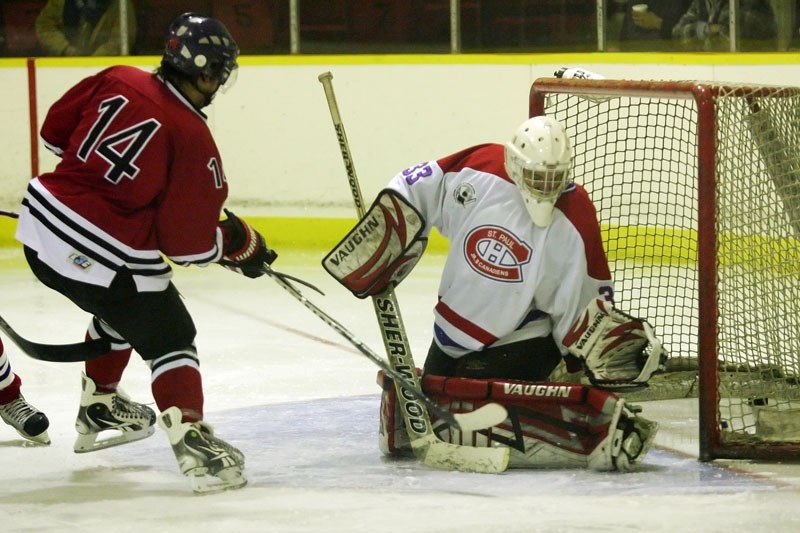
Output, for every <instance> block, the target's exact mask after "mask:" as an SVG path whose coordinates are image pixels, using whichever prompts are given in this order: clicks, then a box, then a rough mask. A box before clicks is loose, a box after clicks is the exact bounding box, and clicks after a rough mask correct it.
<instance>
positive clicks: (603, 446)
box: [378, 372, 658, 471]
mask: <svg viewBox="0 0 800 533" xmlns="http://www.w3.org/2000/svg"><path fill="white" fill-rule="evenodd" d="M378 384H379V385H380V386H381V388H382V389H383V393H382V396H381V410H380V434H379V447H380V449H381V451H382V452H383V453H384V454H386V455H392V456H405V455H410V454H411V447H410V446H409V444H408V435H407V433H406V430H405V427H404V426H403V417H402V415H401V413H400V409H399V404H398V402H397V395H396V391H395V387H394V384H393V382H392V380H391V379H390V378H389V377H387V376H386V375H385V374H384V373H383V372H379V373H378ZM422 388H423V391H424V392H425V393H426V394H428V395H429V396H430V397H431V398H433V399H435V400H437V401H438V402H439V403H440V404H441V405H442V406H443V407H445V408H447V409H448V410H450V411H452V412H462V413H463V412H470V411H472V410H474V409H477V408H479V407H481V406H482V405H485V404H486V403H489V402H496V403H499V404H501V405H503V406H504V407H506V409H507V411H508V418H507V419H506V420H505V421H504V422H502V423H501V424H498V425H497V426H494V427H492V428H488V429H484V430H479V431H472V432H460V431H457V430H454V429H452V428H450V427H448V426H447V425H446V424H441V423H437V421H436V419H435V418H433V417H432V422H433V425H434V431H435V432H436V434H437V435H438V436H439V438H441V439H442V440H444V441H446V442H451V443H453V444H459V445H467V446H475V447H496V446H504V447H508V448H510V452H511V453H510V459H509V468H589V469H592V470H597V471H612V470H618V471H627V470H631V469H632V467H633V466H634V465H636V464H638V463H641V461H642V459H643V458H644V457H645V455H646V454H647V451H648V449H649V448H650V445H651V444H652V442H653V439H654V438H655V435H656V431H657V429H658V424H656V423H655V422H652V421H650V420H647V419H645V418H643V417H642V416H639V415H638V414H637V411H638V409H636V408H634V407H632V406H628V405H627V404H626V403H625V400H624V399H622V398H619V397H618V396H616V395H615V394H613V393H611V392H608V391H603V390H600V389H597V388H594V387H588V386H584V385H580V384H573V383H556V382H541V383H533V382H527V381H516V380H484V379H469V378H458V377H444V376H434V375H426V376H424V377H423V379H422Z"/></svg>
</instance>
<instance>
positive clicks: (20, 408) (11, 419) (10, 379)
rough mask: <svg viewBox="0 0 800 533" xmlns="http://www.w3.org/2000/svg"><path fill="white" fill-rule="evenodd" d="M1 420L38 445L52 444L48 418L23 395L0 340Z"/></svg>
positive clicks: (19, 382) (18, 380)
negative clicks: (48, 431)
mask: <svg viewBox="0 0 800 533" xmlns="http://www.w3.org/2000/svg"><path fill="white" fill-rule="evenodd" d="M0 418H2V419H3V422H5V423H6V424H8V425H9V426H11V427H13V428H14V429H16V430H17V433H19V434H20V435H22V436H23V437H25V438H26V439H28V440H29V441H31V442H35V443H37V444H50V437H49V436H48V434H47V428H48V427H49V426H50V421H49V420H48V419H47V416H46V415H45V414H44V413H43V412H41V411H39V410H38V409H37V408H35V407H34V406H32V405H31V404H29V403H28V402H27V401H26V400H25V397H24V396H23V395H22V380H21V379H20V377H19V376H18V375H16V374H15V373H14V372H13V371H12V370H11V362H10V361H9V360H8V355H6V351H5V348H4V347H3V340H2V339H0Z"/></svg>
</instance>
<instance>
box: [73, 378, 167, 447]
mask: <svg viewBox="0 0 800 533" xmlns="http://www.w3.org/2000/svg"><path fill="white" fill-rule="evenodd" d="M82 384H83V393H82V394H81V406H80V409H79V410H78V418H77V420H75V429H76V430H77V431H78V438H77V439H76V440H75V446H74V450H75V453H85V452H93V451H96V450H102V449H103V448H109V447H111V446H117V445H120V444H125V443H126V442H133V441H137V440H141V439H144V438H147V437H149V436H150V435H152V434H153V433H154V432H155V423H156V414H155V413H154V412H153V410H152V409H150V408H149V407H147V406H146V405H142V404H140V403H136V402H134V401H131V400H130V399H129V398H128V397H126V396H125V395H124V394H123V393H122V392H120V391H117V392H108V393H101V392H97V387H96V386H95V383H94V381H92V379H91V378H89V377H87V376H86V375H85V374H84V375H83V376H82ZM104 431H111V432H113V433H114V434H113V435H112V436H111V437H108V438H104V439H102V440H98V437H100V435H101V433H102V432H104Z"/></svg>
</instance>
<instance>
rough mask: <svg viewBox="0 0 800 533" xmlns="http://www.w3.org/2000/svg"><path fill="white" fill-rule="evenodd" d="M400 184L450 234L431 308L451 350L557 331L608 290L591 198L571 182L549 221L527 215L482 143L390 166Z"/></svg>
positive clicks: (494, 153)
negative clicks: (397, 167) (544, 223)
mask: <svg viewBox="0 0 800 533" xmlns="http://www.w3.org/2000/svg"><path fill="white" fill-rule="evenodd" d="M388 188H390V189H393V190H395V191H397V192H399V193H400V194H401V195H402V196H403V197H405V198H406V199H407V200H408V201H409V203H410V204H411V205H413V206H414V207H415V208H416V209H417V210H418V211H419V212H420V213H421V215H422V217H423V219H424V220H425V222H426V226H425V230H424V233H423V234H424V236H427V235H428V234H429V233H430V231H431V229H432V228H433V227H435V228H436V229H437V230H438V231H439V232H440V233H441V234H442V235H443V236H444V237H445V238H447V239H448V240H449V242H450V250H449V253H448V256H447V261H446V264H445V267H444V272H443V273H442V278H441V283H440V286H439V300H438V303H437V304H436V307H435V310H434V315H435V324H434V332H435V339H436V343H437V344H438V345H439V346H440V347H441V348H442V350H443V351H445V353H448V354H449V355H451V356H454V357H458V356H460V355H463V354H465V353H467V352H472V351H478V350H481V349H483V348H484V347H486V346H489V345H492V344H495V345H497V344H505V343H507V342H515V341H519V340H523V339H527V338H533V337H542V336H546V335H548V334H550V333H552V334H553V337H554V339H555V340H556V342H557V343H558V345H559V347H560V348H561V350H562V353H563V354H566V353H567V350H566V348H565V347H564V344H563V341H564V337H565V336H566V335H567V333H568V332H569V329H570V327H571V326H572V325H573V323H575V321H576V320H577V319H578V317H579V316H580V315H581V313H582V312H583V311H584V310H585V309H586V306H587V304H588V303H589V302H591V301H593V300H594V299H596V298H601V299H603V300H606V301H612V300H613V293H614V290H613V285H612V282H611V274H610V272H609V268H608V262H607V260H606V257H605V252H604V250H603V246H602V242H601V237H600V228H599V225H598V222H597V216H596V211H595V208H594V206H593V205H592V202H591V200H590V199H589V196H588V194H587V193H586V191H585V190H584V189H583V188H582V187H581V186H580V185H577V184H570V185H569V186H568V187H567V189H566V190H565V191H564V193H563V194H562V195H561V197H560V198H559V199H558V201H557V202H556V204H555V212H554V215H553V220H552V223H551V224H550V225H549V226H548V227H546V228H543V227H539V226H536V225H534V224H533V222H532V221H531V217H530V216H529V215H528V212H527V210H526V208H525V205H524V203H523V200H522V198H521V196H520V194H519V191H518V189H517V187H516V186H515V184H514V183H513V182H512V180H511V179H510V178H509V176H508V174H507V173H506V170H505V168H504V164H503V146H502V145H500V144H483V145H478V146H474V147H471V148H468V149H466V150H463V151H461V152H458V153H456V154H453V155H450V156H448V157H445V158H442V159H439V160H436V161H428V162H425V163H422V164H420V165H417V166H415V167H412V168H409V169H406V170H404V171H402V172H401V173H399V174H398V175H396V176H395V177H394V178H393V179H392V180H391V182H390V183H389V185H388Z"/></svg>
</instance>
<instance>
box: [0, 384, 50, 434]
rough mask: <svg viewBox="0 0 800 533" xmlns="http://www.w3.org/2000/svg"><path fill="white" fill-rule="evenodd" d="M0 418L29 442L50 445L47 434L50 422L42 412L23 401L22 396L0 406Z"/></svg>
mask: <svg viewBox="0 0 800 533" xmlns="http://www.w3.org/2000/svg"><path fill="white" fill-rule="evenodd" d="M0 417H2V418H3V421H4V422H5V423H6V424H8V425H9V426H11V427H13V428H14V429H16V430H17V433H19V434H20V435H22V436H23V437H24V438H26V439H28V440H29V441H31V442H35V443H37V444H50V436H49V435H48V434H47V428H48V427H50V421H49V420H48V419H47V416H46V415H45V414H44V413H43V412H41V411H39V410H38V409H37V408H35V407H34V406H32V405H31V404H29V403H28V402H27V401H25V398H24V397H23V396H22V394H20V395H19V396H18V397H17V399H15V400H13V401H11V402H9V403H6V404H2V405H0Z"/></svg>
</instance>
